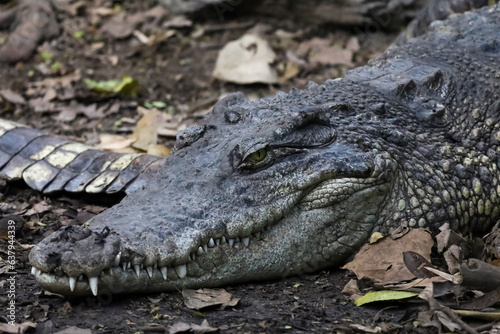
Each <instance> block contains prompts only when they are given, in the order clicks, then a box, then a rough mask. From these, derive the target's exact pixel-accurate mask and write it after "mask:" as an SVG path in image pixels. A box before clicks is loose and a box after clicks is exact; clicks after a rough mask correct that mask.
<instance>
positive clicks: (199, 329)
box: [168, 319, 219, 334]
mask: <svg viewBox="0 0 500 334" xmlns="http://www.w3.org/2000/svg"><path fill="white" fill-rule="evenodd" d="M218 330H219V329H218V328H216V327H210V325H209V324H208V321H207V320H206V319H205V320H203V321H202V323H201V325H196V324H188V323H185V322H176V323H175V324H173V325H172V326H170V328H169V329H168V333H169V334H177V333H185V332H189V331H190V332H193V333H199V334H202V333H210V332H216V331H218Z"/></svg>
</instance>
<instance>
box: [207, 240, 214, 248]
mask: <svg viewBox="0 0 500 334" xmlns="http://www.w3.org/2000/svg"><path fill="white" fill-rule="evenodd" d="M208 247H210V248H213V247H215V242H214V239H213V238H210V240H209V241H208Z"/></svg>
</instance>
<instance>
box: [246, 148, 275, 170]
mask: <svg viewBox="0 0 500 334" xmlns="http://www.w3.org/2000/svg"><path fill="white" fill-rule="evenodd" d="M274 157H275V155H274V154H273V150H271V149H270V148H269V147H262V146H261V147H260V148H256V149H254V150H252V151H250V152H249V153H247V155H246V156H245V157H244V158H243V161H242V162H241V164H240V165H239V167H240V168H243V169H258V168H262V167H265V166H268V165H270V164H272V163H273V161H274Z"/></svg>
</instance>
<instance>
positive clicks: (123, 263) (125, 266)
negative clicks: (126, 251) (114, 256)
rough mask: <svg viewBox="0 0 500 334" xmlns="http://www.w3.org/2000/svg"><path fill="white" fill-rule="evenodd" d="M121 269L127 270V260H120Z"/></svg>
mask: <svg viewBox="0 0 500 334" xmlns="http://www.w3.org/2000/svg"><path fill="white" fill-rule="evenodd" d="M122 270H123V271H125V270H127V262H122Z"/></svg>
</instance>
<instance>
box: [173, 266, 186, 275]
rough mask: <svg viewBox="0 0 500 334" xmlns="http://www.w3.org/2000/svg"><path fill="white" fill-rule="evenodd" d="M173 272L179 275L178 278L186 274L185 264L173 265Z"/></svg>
mask: <svg viewBox="0 0 500 334" xmlns="http://www.w3.org/2000/svg"><path fill="white" fill-rule="evenodd" d="M175 272H176V273H177V276H179V278H184V277H186V274H187V268H186V265H185V264H181V265H180V266H175Z"/></svg>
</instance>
